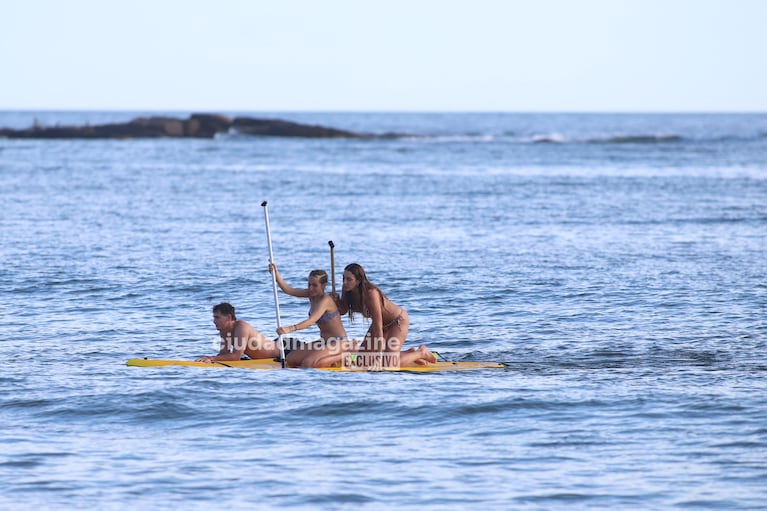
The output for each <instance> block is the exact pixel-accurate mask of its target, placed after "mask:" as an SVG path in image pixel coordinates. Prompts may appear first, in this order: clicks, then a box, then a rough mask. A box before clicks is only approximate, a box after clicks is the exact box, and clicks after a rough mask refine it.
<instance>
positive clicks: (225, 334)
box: [196, 302, 280, 362]
mask: <svg viewBox="0 0 767 511" xmlns="http://www.w3.org/2000/svg"><path fill="white" fill-rule="evenodd" d="M213 324H214V325H216V329H217V330H218V333H219V335H220V336H221V351H219V352H218V354H217V355H213V356H209V357H200V358H198V359H197V360H196V362H219V361H225V360H240V359H241V358H242V356H243V355H247V356H248V357H250V358H252V359H257V358H274V357H279V356H280V348H279V346H278V345H277V343H275V342H274V341H272V340H269V339H267V338H266V336H265V335H264V334H262V333H261V332H259V331H258V330H256V329H255V328H253V326H252V325H251V324H250V323H248V322H247V321H243V320H241V319H237V316H235V314H234V307H233V306H232V305H231V304H229V303H227V302H222V303H219V304H218V305H216V306H214V307H213Z"/></svg>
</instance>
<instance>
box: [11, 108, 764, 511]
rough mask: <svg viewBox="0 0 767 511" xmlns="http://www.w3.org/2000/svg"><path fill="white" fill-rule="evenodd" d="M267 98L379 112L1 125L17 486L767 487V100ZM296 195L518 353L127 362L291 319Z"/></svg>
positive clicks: (461, 330)
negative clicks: (666, 104)
mask: <svg viewBox="0 0 767 511" xmlns="http://www.w3.org/2000/svg"><path fill="white" fill-rule="evenodd" d="M188 113H189V112H182V113H171V114H174V115H180V116H185V115H187V114H188ZM230 114H238V113H237V112H230ZM239 114H245V115H258V114H253V113H248V112H239ZM139 115H146V113H141V112H0V126H3V127H5V126H11V127H17V128H19V127H27V126H30V125H31V124H32V123H33V122H34V121H35V120H37V122H41V123H43V124H48V125H52V124H84V123H86V122H87V123H91V124H98V123H102V122H112V121H124V120H128V119H131V118H133V117H137V116H139ZM262 115H268V116H274V117H278V118H284V119H290V120H295V121H299V122H309V123H316V124H323V125H328V126H333V127H338V128H343V129H350V130H357V131H362V132H365V133H370V134H373V135H375V136H374V137H373V138H371V139H366V140H304V139H293V140H291V139H280V138H251V137H243V136H238V135H237V134H234V133H232V134H226V135H222V136H219V137H217V138H215V139H212V140H172V139H154V140H38V141H35V140H4V139H0V232H1V233H2V242H1V244H0V246H1V247H2V251H1V252H0V263H1V264H0V296H2V300H0V312H1V314H0V357H1V358H2V362H1V364H2V372H0V424H1V425H2V430H1V431H2V435H0V508H1V509H8V510H11V509H30V508H33V509H34V508H37V509H169V510H170V509H235V510H236V509H272V508H274V509H317V508H319V509H349V508H354V509H393V508H398V509H419V510H425V509H433V510H442V509H478V508H482V509H725V510H740V509H765V507H767V392H766V391H767V361H766V360H765V353H767V323H766V322H765V318H766V317H767V257H766V256H767V115H764V114H759V115H757V114H754V115H745V114H742V115H724V114H719V115H704V114H699V115H681V114H665V115H662V114H657V115H649V114H648V115H640V114H622V115H618V114H615V115H608V114H601V115H587V114H561V115H559V114H540V115H539V114H511V113H508V114H437V113H431V114H394V113H391V114H384V113H371V114H363V113H354V114H352V113H335V114H334V113H305V114H299V113H284V114H279V113H270V114H262ZM264 200H267V201H269V215H270V218H271V231H272V241H273V245H274V253H275V260H276V262H277V263H278V265H279V267H280V270H281V272H282V274H283V276H285V278H286V279H287V280H288V281H289V282H291V283H294V284H295V285H299V284H300V283H301V282H302V281H303V279H305V278H306V275H307V274H308V272H309V271H310V270H311V269H313V268H324V269H330V268H329V266H330V258H329V247H328V243H327V242H328V241H329V240H333V242H334V243H335V246H336V249H335V258H336V272H337V273H338V275H337V280H338V281H339V283H340V274H341V271H342V269H343V266H344V265H346V264H348V263H350V262H359V263H360V264H362V265H363V266H364V267H365V268H366V270H367V272H368V275H369V276H370V278H371V280H373V281H374V282H376V283H377V284H378V285H379V286H380V287H381V288H382V289H383V290H384V291H385V292H386V293H387V295H388V296H389V297H390V298H391V299H392V300H394V301H395V302H396V303H398V304H401V305H402V306H403V307H405V308H406V309H407V310H408V312H409V314H410V317H411V330H410V336H409V338H408V340H407V342H406V345H408V346H417V345H418V344H422V343H423V344H427V345H428V346H429V347H430V348H432V349H434V350H437V351H438V352H440V353H441V354H442V356H443V357H445V358H447V359H450V360H495V361H501V362H504V363H505V364H506V368H504V369H500V370H484V371H475V372H461V373H448V372H445V373H432V374H409V373H364V374H361V373H332V372H323V371H314V370H285V371H249V370H238V369H212V368H211V369H198V368H187V367H167V368H135V367H126V366H125V361H126V360H127V359H129V358H134V357H149V358H181V359H191V358H195V357H197V356H200V355H203V354H212V353H214V352H215V351H216V349H217V342H216V340H215V339H216V331H215V329H214V328H213V324H212V321H211V311H210V309H211V307H212V306H213V305H214V304H216V303H218V302H220V301H224V300H226V301H230V302H231V303H232V304H234V305H235V306H236V307H237V311H238V317H240V318H242V319H246V320H248V321H249V322H251V323H252V324H253V325H254V326H255V327H256V328H258V329H259V330H261V331H263V332H265V333H267V334H269V335H271V334H273V333H274V330H275V328H276V318H275V307H274V301H273V295H272V287H271V280H270V276H269V273H268V272H267V259H268V249H267V242H266V231H265V225H264V210H263V208H262V207H261V202H262V201H264ZM280 307H281V314H282V318H283V320H284V321H286V322H288V323H289V324H290V323H294V322H296V321H298V320H299V319H302V318H304V317H305V316H306V311H307V304H306V302H305V301H302V300H298V299H294V298H291V297H287V296H285V295H282V294H281V295H280ZM346 324H347V326H348V330H349V331H350V333H352V334H353V335H356V336H360V335H362V334H364V332H365V330H366V324H365V323H364V322H362V321H360V320H358V321H356V322H355V323H348V321H347V323H346ZM305 333H306V337H307V338H313V335H314V334H315V333H316V330H315V331H307V332H305Z"/></svg>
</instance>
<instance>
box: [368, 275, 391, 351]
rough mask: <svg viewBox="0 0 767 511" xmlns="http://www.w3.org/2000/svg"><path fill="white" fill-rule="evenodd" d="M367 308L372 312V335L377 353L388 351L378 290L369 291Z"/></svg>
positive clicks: (370, 330)
mask: <svg viewBox="0 0 767 511" xmlns="http://www.w3.org/2000/svg"><path fill="white" fill-rule="evenodd" d="M366 301H367V304H366V305H367V307H368V310H369V311H370V321H371V325H370V329H369V330H368V331H369V332H370V335H371V336H372V341H373V346H374V347H375V349H376V350H377V351H384V350H385V349H386V339H384V338H383V336H384V334H383V310H382V309H381V294H380V292H379V291H378V290H377V289H371V290H370V291H368V296H367V300H366Z"/></svg>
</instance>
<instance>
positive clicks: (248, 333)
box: [234, 319, 263, 338]
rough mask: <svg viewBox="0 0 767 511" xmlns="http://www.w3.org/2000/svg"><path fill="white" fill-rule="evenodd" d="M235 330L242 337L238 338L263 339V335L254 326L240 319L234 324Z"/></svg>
mask: <svg viewBox="0 0 767 511" xmlns="http://www.w3.org/2000/svg"><path fill="white" fill-rule="evenodd" d="M234 330H235V331H236V332H238V333H239V334H240V335H239V336H238V337H245V338H251V337H263V334H262V333H261V332H259V331H258V330H256V329H255V328H254V327H253V325H251V324H250V323H248V322H247V321H245V320H243V319H238V320H237V321H235V322H234Z"/></svg>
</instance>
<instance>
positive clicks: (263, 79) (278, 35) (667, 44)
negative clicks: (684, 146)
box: [0, 0, 767, 112]
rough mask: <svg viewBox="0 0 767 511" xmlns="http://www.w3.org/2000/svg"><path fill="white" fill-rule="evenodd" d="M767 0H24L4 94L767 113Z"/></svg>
mask: <svg viewBox="0 0 767 511" xmlns="http://www.w3.org/2000/svg"><path fill="white" fill-rule="evenodd" d="M766 53H767V1H764V0H378V1H374V0H263V1H262V0H216V1H215V2H211V1H209V0H205V1H198V0H131V1H130V2H113V1H105V0H67V1H60V0H23V1H14V0H10V1H6V2H4V5H3V6H2V8H1V9H0V73H2V75H1V76H0V109H2V110H141V111H147V110H158V111H221V112H226V111H283V112H284V111H397V112H408V111H416V112H430V111H445V112H455V111H477V112H485V111H490V112H506V111H509V112H530V111H533V112H767V57H766V56H765V54H766Z"/></svg>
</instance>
